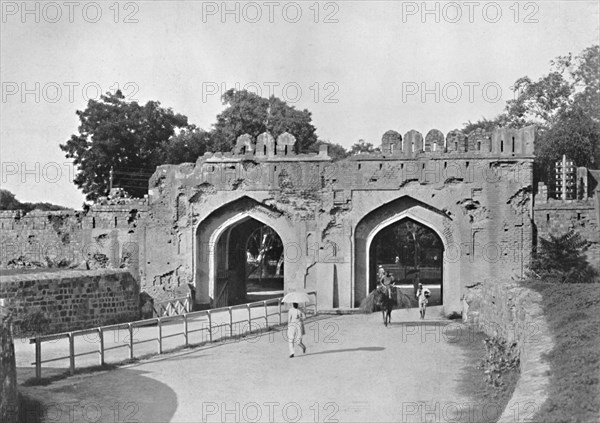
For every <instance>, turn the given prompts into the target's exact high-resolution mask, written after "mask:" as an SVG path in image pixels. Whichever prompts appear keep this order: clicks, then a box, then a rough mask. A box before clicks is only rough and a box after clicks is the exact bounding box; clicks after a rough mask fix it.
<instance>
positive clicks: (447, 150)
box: [361, 126, 535, 159]
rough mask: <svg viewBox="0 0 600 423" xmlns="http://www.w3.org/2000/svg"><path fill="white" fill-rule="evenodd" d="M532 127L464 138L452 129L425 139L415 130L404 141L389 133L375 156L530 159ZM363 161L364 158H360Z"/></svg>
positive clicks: (479, 131) (480, 132) (475, 133)
mask: <svg viewBox="0 0 600 423" xmlns="http://www.w3.org/2000/svg"><path fill="white" fill-rule="evenodd" d="M534 139H535V127H534V126H528V127H525V128H521V129H513V128H498V129H496V130H494V131H493V132H486V131H484V130H483V129H476V130H474V131H473V132H471V133H469V134H468V135H465V134H463V133H462V131H460V130H458V129H454V130H452V131H450V132H448V134H447V135H446V137H445V138H444V135H443V133H442V132H441V131H439V130H438V129H432V130H430V131H429V132H428V133H427V135H426V136H425V139H423V135H422V134H421V133H420V132H419V131H416V130H414V129H411V130H410V131H408V132H407V133H406V134H405V135H404V137H402V136H401V135H400V133H398V132H397V131H394V130H389V131H387V132H386V133H384V134H383V137H382V139H381V154H379V155H373V156H374V157H376V156H381V155H383V156H385V157H388V156H398V157H402V158H405V159H407V158H412V157H415V156H419V155H442V154H450V155H455V154H462V155H469V156H473V155H475V156H488V157H498V156H501V157H502V156H504V157H516V156H521V157H522V156H532V155H533V142H534ZM361 158H366V156H364V155H363V156H361Z"/></svg>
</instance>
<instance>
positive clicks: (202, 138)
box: [160, 125, 211, 164]
mask: <svg viewBox="0 0 600 423" xmlns="http://www.w3.org/2000/svg"><path fill="white" fill-rule="evenodd" d="M210 138H211V136H210V133H208V132H206V131H203V130H202V129H199V128H197V127H195V126H194V125H191V126H190V127H188V128H185V129H183V130H182V131H180V132H179V133H178V134H176V135H173V136H172V137H171V138H169V139H168V140H167V141H165V142H163V144H162V146H161V150H162V154H161V156H160V162H161V164H179V163H186V162H187V163H195V162H196V160H197V159H198V157H200V156H202V155H203V154H204V153H205V152H206V151H207V148H208V147H209V146H210Z"/></svg>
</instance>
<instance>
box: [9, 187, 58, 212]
mask: <svg viewBox="0 0 600 423" xmlns="http://www.w3.org/2000/svg"><path fill="white" fill-rule="evenodd" d="M66 209H67V208H66V207H62V206H57V205H56V204H51V203H21V202H20V201H19V200H17V198H16V197H15V195H14V194H13V193H12V192H10V191H8V190H6V189H0V210H23V212H24V213H29V212H30V211H32V210H42V211H53V210H66Z"/></svg>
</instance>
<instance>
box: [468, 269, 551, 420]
mask: <svg viewBox="0 0 600 423" xmlns="http://www.w3.org/2000/svg"><path fill="white" fill-rule="evenodd" d="M463 301H464V310H463V319H464V320H466V321H468V322H470V323H475V324H478V325H479V327H480V328H481V329H482V330H483V331H484V332H485V333H486V334H487V335H488V336H495V337H501V338H503V339H505V340H507V341H508V342H513V341H514V342H516V343H517V347H518V350H519V353H520V363H521V364H520V365H521V376H520V378H519V381H518V382H517V386H516V388H515V391H514V393H513V396H512V398H511V399H510V401H509V403H508V404H507V406H506V408H505V410H504V413H503V414H502V416H501V418H500V419H499V422H506V423H508V422H521V421H525V420H526V419H527V418H531V417H532V416H533V415H534V414H535V411H537V410H539V409H540V407H541V406H542V404H543V403H544V401H545V400H546V398H547V387H548V386H549V383H550V379H549V371H550V365H549V363H548V362H547V360H546V359H545V358H544V357H545V355H546V354H548V353H549V352H550V351H551V350H552V349H553V348H554V342H553V339H552V336H551V332H550V329H549V327H548V323H547V321H546V318H545V317H544V313H543V308H542V296H541V295H540V294H539V293H537V292H535V291H533V290H531V289H528V288H527V287H525V286H523V285H521V284H519V283H517V282H514V281H505V280H489V279H488V280H486V281H485V282H483V283H481V284H477V285H476V286H473V287H470V288H469V289H468V291H467V292H466V293H465V297H464V300H463Z"/></svg>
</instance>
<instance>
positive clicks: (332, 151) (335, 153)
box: [309, 140, 350, 162]
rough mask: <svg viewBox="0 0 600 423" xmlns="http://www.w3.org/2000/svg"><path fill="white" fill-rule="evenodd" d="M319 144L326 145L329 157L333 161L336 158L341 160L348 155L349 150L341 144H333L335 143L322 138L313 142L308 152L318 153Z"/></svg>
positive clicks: (335, 160)
mask: <svg viewBox="0 0 600 423" xmlns="http://www.w3.org/2000/svg"><path fill="white" fill-rule="evenodd" d="M321 145H327V146H328V148H327V151H328V154H329V157H331V158H332V159H333V161H334V162H337V161H338V160H343V159H345V158H346V157H348V156H349V155H350V152H348V151H347V150H346V149H345V148H344V146H343V145H340V144H335V143H332V142H329V141H323V140H319V141H317V142H316V143H314V144H313V145H312V146H311V147H310V149H309V153H318V152H319V148H320V147H321Z"/></svg>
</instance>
